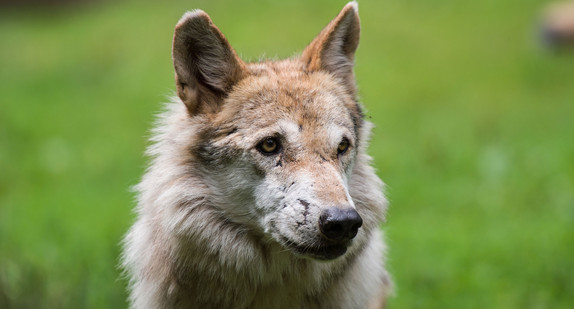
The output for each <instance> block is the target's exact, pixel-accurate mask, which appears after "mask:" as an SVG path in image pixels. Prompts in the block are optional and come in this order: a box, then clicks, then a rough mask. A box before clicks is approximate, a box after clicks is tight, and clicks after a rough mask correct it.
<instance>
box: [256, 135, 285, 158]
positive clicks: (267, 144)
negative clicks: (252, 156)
mask: <svg viewBox="0 0 574 309" xmlns="http://www.w3.org/2000/svg"><path fill="white" fill-rule="evenodd" d="M280 148H281V144H280V143H279V141H278V140H277V139H276V138H274V137H267V138H265V139H264V140H263V141H261V142H260V143H259V144H258V145H257V150H259V152H261V153H262V154H264V155H272V154H276V153H277V152H279V149H280Z"/></svg>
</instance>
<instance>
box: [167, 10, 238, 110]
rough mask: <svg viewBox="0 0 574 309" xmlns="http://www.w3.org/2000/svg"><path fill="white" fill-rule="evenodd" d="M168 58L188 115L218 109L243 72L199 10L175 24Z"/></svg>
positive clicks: (233, 53) (209, 21) (208, 19)
mask: <svg viewBox="0 0 574 309" xmlns="http://www.w3.org/2000/svg"><path fill="white" fill-rule="evenodd" d="M172 58H173V65H174V68H175V81H176V88H177V95H178V96H179V98H180V99H181V100H182V101H183V103H185V105H186V106H187V109H188V111H189V113H190V114H191V115H195V114H198V113H209V112H215V111H217V110H219V107H220V105H221V103H222V101H223V99H224V98H225V96H226V95H227V93H228V92H229V91H230V90H231V88H232V87H233V86H234V85H235V84H236V83H237V82H238V81H239V80H241V79H242V78H243V76H244V72H245V64H244V63H243V61H242V60H241V59H240V58H239V57H238V56H237V54H236V53H235V51H234V50H233V48H231V46H230V45H229V42H228V41H227V40H226V39H225V37H224V36H223V34H222V33H221V31H219V29H218V28H217V27H216V26H215V25H214V24H213V22H212V21H211V19H210V18H209V16H208V15H207V14H206V13H205V12H203V11H201V10H194V11H191V12H187V13H186V14H184V15H183V17H182V18H181V19H180V20H179V22H178V23H177V25H176V27H175V33H174V37H173V48H172Z"/></svg>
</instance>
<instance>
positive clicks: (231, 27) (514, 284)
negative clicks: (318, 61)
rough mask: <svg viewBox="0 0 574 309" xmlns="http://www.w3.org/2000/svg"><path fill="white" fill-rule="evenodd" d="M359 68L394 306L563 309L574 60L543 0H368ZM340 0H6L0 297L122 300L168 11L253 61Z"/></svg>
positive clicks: (571, 279)
mask: <svg viewBox="0 0 574 309" xmlns="http://www.w3.org/2000/svg"><path fill="white" fill-rule="evenodd" d="M359 2H360V3H359V4H360V12H361V19H362V27H363V28H362V39H361V45H360V47H359V51H358V55H357V66H356V73H357V79H358V81H359V85H360V93H361V97H362V101H363V102H364V104H365V106H366V108H367V110H368V117H369V118H370V120H371V121H373V122H374V123H375V124H376V129H375V132H374V137H373V139H372V146H371V154H372V155H373V156H374V157H375V163H376V166H377V168H378V172H379V175H380V176H381V177H382V178H383V179H384V180H385V181H386V182H387V184H388V195H389V197H390V200H391V208H390V212H389V216H388V223H387V224H385V229H386V231H387V237H388V242H389V245H390V252H389V263H390V269H391V271H392V274H393V276H394V279H395V281H396V285H397V295H396V297H394V298H393V299H392V300H391V301H390V303H389V306H388V308H391V309H394V308H574V121H573V118H574V57H573V56H571V55H553V54H551V53H548V52H546V51H544V50H542V49H541V48H540V47H539V46H538V45H537V42H536V26H537V18H538V16H539V12H540V10H541V9H542V8H543V7H544V5H545V3H547V1H543V0H504V1H500V0H485V1H470V0H463V1H455V0H435V1H427V0H384V1H375V0H360V1H359ZM344 4H345V1H344V0H343V1H332V0H331V1H328V0H318V1H313V2H310V1H303V0H296V1H289V2H286V1H279V0H258V1H255V0H253V1H242V2H234V1H207V0H205V1H203V0H198V1H174V0H169V1H162V2H160V1H155V2H154V1H137V2H136V1H109V2H89V1H88V2H86V3H82V4H75V5H59V6H47V5H34V6H29V7H24V6H15V7H2V8H0V99H1V101H0V308H124V307H126V302H125V299H126V292H125V281H124V280H123V279H121V276H120V271H119V270H118V269H117V263H118V255H119V245H118V243H119V241H120V239H121V237H122V234H123V233H124V232H125V231H126V229H127V228H128V227H129V225H130V223H131V222H132V220H133V214H132V213H131V209H132V207H133V205H134V202H133V194H132V193H131V192H130V191H129V190H130V189H129V188H130V186H132V185H134V184H136V183H137V182H138V179H139V178H140V176H141V175H142V173H143V170H144V167H145V164H146V160H145V158H144V157H143V155H142V152H143V150H144V147H145V145H146V143H147V142H146V136H147V132H148V130H149V129H150V128H151V122H152V120H153V115H154V114H155V113H156V112H158V111H159V110H160V109H161V104H160V103H161V102H163V101H165V96H166V95H167V94H170V93H171V92H172V91H173V89H174V87H173V86H174V85H173V83H174V82H173V71H172V64H171V59H170V47H171V38H172V32H173V26H174V25H175V23H176V22H177V20H178V19H179V17H180V16H181V15H182V14H183V12H184V11H185V10H189V9H193V8H202V9H204V10H205V11H207V12H208V13H209V14H210V15H211V17H212V19H213V20H214V21H215V23H216V24H217V25H218V26H219V28H220V29H221V30H222V31H223V32H224V33H225V34H226V36H227V37H228V39H229V40H230V42H231V44H232V45H233V46H234V47H235V48H236V50H237V51H238V52H239V53H240V54H241V55H242V57H244V59H251V60H257V59H259V58H260V57H261V56H262V55H263V56H265V57H272V58H273V57H289V56H292V55H294V54H295V53H296V52H298V51H301V50H302V48H303V47H304V46H305V45H306V44H307V43H308V42H309V41H310V40H311V39H312V38H313V37H314V36H315V35H316V34H317V33H318V32H319V31H320V30H321V29H322V27H323V26H325V25H326V24H327V23H328V21H329V20H330V19H331V18H333V17H334V16H335V15H336V14H337V13H338V11H339V10H340V9H341V8H342V6H343V5H344Z"/></svg>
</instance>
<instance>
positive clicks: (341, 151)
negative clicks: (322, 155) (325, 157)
mask: <svg viewBox="0 0 574 309" xmlns="http://www.w3.org/2000/svg"><path fill="white" fill-rule="evenodd" d="M347 149H349V140H348V139H346V138H343V140H342V141H341V143H339V147H337V154H344V153H345V152H346V151H347Z"/></svg>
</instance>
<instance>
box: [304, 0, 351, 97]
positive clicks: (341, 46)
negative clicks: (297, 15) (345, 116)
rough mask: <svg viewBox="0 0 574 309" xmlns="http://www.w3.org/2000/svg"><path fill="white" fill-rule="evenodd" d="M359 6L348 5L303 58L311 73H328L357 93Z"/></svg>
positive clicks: (307, 49) (312, 43) (308, 48)
mask: <svg viewBox="0 0 574 309" xmlns="http://www.w3.org/2000/svg"><path fill="white" fill-rule="evenodd" d="M360 30H361V26H360V24H359V6H358V4H357V2H356V1H353V2H349V3H348V4H347V5H345V7H344V8H343V10H341V13H339V15H338V16H337V17H335V19H333V20H332V21H331V22H330V23H329V24H328V25H327V27H325V29H323V31H321V33H319V35H318V36H317V37H316V38H315V39H314V40H313V41H312V42H311V43H310V44H309V46H307V48H305V50H304V51H303V54H302V55H301V59H302V60H303V61H304V62H305V63H306V64H307V70H309V71H320V70H323V71H327V72H329V73H331V74H334V75H335V76H336V77H338V78H340V79H341V80H342V81H343V82H344V83H345V85H346V86H347V87H349V89H350V90H351V91H352V92H354V91H355V81H354V75H353V60H354V58H355V51H356V50H357V46H359V34H360Z"/></svg>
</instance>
